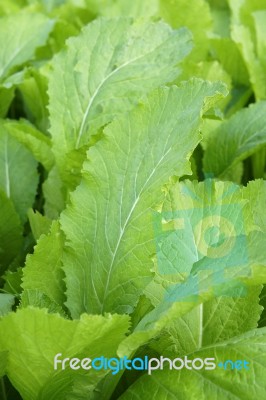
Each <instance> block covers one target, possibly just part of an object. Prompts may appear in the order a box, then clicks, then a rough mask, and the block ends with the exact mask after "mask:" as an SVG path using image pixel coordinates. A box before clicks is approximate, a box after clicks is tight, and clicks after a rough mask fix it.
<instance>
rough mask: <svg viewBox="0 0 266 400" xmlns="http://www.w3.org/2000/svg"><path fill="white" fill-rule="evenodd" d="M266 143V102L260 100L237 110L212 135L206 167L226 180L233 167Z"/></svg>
mask: <svg viewBox="0 0 266 400" xmlns="http://www.w3.org/2000/svg"><path fill="white" fill-rule="evenodd" d="M265 145H266V102H264V101H261V102H259V103H256V104H253V105H251V106H250V107H249V108H245V109H242V110H241V111H239V112H238V113H236V114H234V115H233V116H232V117H231V118H230V119H229V120H227V121H224V122H223V123H222V124H221V125H220V126H219V127H218V128H217V129H216V130H214V132H212V134H210V135H209V137H208V140H207V146H206V148H205V154H204V161H203V163H204V170H205V172H206V173H208V174H211V175H212V176H217V177H219V178H220V179H224V180H227V179H228V172H229V174H230V169H232V168H235V166H236V165H237V164H238V163H239V162H240V161H242V160H244V159H246V158H247V157H249V156H250V155H251V154H254V153H255V152H257V151H258V150H260V149H261V148H262V147H264V146H265ZM229 176H230V175H229Z"/></svg>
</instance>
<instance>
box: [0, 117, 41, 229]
mask: <svg viewBox="0 0 266 400" xmlns="http://www.w3.org/2000/svg"><path fill="white" fill-rule="evenodd" d="M37 185H38V174H37V162H36V161H35V160H34V158H33V156H32V155H31V154H30V152H29V150H27V149H26V148H25V146H23V145H22V144H21V143H19V141H17V140H16V139H15V138H14V137H13V136H12V135H10V134H9V131H8V129H7V128H6V122H5V121H3V120H2V121H1V122H0V188H1V190H3V191H4V192H5V193H6V196H7V197H8V198H10V199H11V200H12V202H13V204H14V206H15V208H16V211H17V213H18V214H19V216H20V218H21V220H22V222H25V220H26V216H27V211H28V209H29V208H30V207H31V206H32V204H33V202H34V199H35V195H36V190H37Z"/></svg>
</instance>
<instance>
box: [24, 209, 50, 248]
mask: <svg viewBox="0 0 266 400" xmlns="http://www.w3.org/2000/svg"><path fill="white" fill-rule="evenodd" d="M28 218H29V223H30V227H31V230H32V234H33V236H34V239H35V240H36V241H37V240H38V239H39V237H40V236H41V235H42V234H47V233H49V230H50V227H51V224H52V221H51V220H50V219H49V218H47V217H45V216H44V215H42V214H40V213H39V212H38V211H36V212H34V211H33V210H32V209H30V210H29V211H28Z"/></svg>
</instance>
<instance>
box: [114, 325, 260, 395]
mask: <svg viewBox="0 0 266 400" xmlns="http://www.w3.org/2000/svg"><path fill="white" fill-rule="evenodd" d="M211 357H214V358H215V361H216V364H219V363H220V362H222V363H224V362H225V361H227V360H232V361H233V362H235V361H237V360H243V361H244V360H246V361H247V362H248V363H249V364H248V368H249V370H247V369H244V368H243V369H242V370H237V369H235V370H230V369H229V368H230V367H229V366H227V370H225V369H223V368H221V367H216V369H214V370H205V369H201V370H198V369H197V370H196V369H191V370H188V369H186V368H183V369H181V370H179V371H177V370H172V371H169V370H167V367H166V368H165V369H164V370H163V371H154V372H153V373H152V374H151V375H150V376H149V375H147V374H146V375H144V376H143V377H141V378H139V379H138V380H137V381H136V382H135V383H134V384H133V385H132V386H130V387H129V389H128V390H127V391H126V392H125V393H124V395H122V396H121V397H119V399H121V400H135V399H136V400H139V399H144V398H156V399H160V400H166V399H167V400H168V399H169V400H170V399H171V400H176V399H182V400H206V399H209V398H212V399H215V400H218V399H219V400H220V399H221V400H254V399H263V398H264V396H265V392H266V381H265V373H266V328H261V329H256V330H253V331H250V332H248V333H247V334H244V335H242V336H238V337H235V338H232V339H230V340H228V341H225V342H223V343H220V344H219V345H213V346H209V347H206V348H205V349H202V350H201V351H198V352H196V353H192V354H189V356H188V359H189V360H193V359H196V358H202V359H204V358H211ZM172 358H174V357H172ZM165 364H166V365H167V363H165ZM178 365H180V363H178ZM197 365H198V364H197ZM242 366H243V362H242Z"/></svg>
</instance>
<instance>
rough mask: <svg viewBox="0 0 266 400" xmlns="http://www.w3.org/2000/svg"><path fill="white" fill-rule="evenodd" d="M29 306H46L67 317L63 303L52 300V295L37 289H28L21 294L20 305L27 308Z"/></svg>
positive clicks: (50, 311) (50, 310)
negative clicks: (49, 295)
mask: <svg viewBox="0 0 266 400" xmlns="http://www.w3.org/2000/svg"><path fill="white" fill-rule="evenodd" d="M28 306H32V307H36V308H46V309H47V311H48V312H49V313H52V314H57V313H58V314H60V315H61V316H62V317H66V313H65V311H64V310H63V308H62V307H61V305H59V304H58V303H56V302H55V301H53V300H51V298H50V297H48V296H47V295H46V294H44V293H42V292H40V291H39V290H37V289H26V290H24V291H23V293H22V294H21V297H20V306H19V307H20V308H26V307H28Z"/></svg>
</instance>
